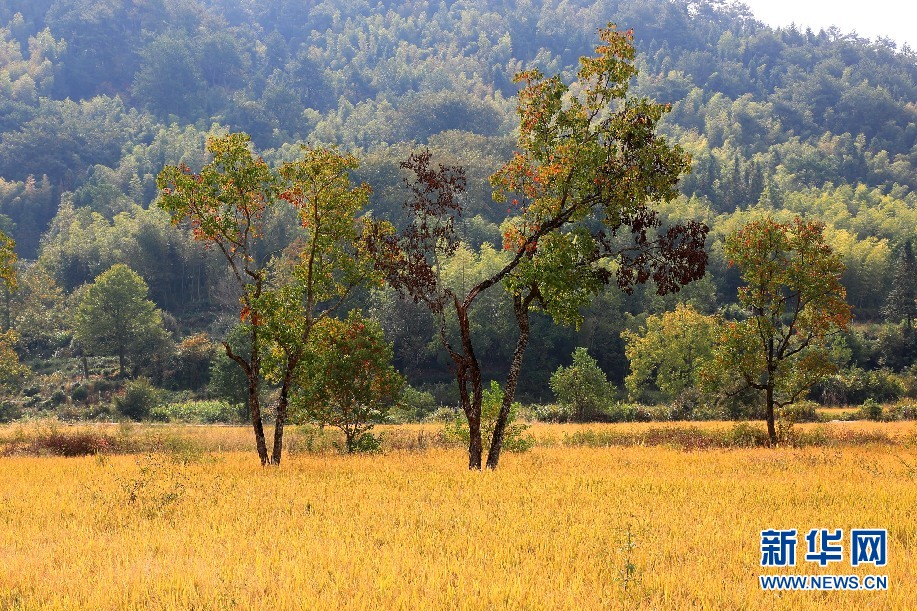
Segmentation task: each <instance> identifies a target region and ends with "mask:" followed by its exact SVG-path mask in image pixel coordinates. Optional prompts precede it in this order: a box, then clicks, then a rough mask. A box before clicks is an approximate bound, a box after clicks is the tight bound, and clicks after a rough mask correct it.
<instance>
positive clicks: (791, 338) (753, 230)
mask: <svg viewBox="0 0 917 611" xmlns="http://www.w3.org/2000/svg"><path fill="white" fill-rule="evenodd" d="M822 230H823V227H822V225H820V224H819V223H815V222H806V221H803V220H802V219H800V218H799V217H796V218H795V219H794V220H793V221H792V222H791V223H778V222H776V221H775V220H773V219H772V218H769V217H768V218H764V219H761V220H758V221H753V222H751V223H748V224H747V225H745V226H744V227H742V228H741V229H739V230H737V231H735V232H733V233H731V234H730V235H729V236H727V238H726V244H725V248H724V253H725V255H726V257H727V259H728V260H729V261H730V264H731V265H735V266H736V267H738V268H739V270H740V271H741V273H742V280H743V281H744V283H745V286H742V287H740V288H739V303H740V304H741V305H742V306H743V307H744V309H745V313H746V316H747V318H745V319H744V320H740V321H733V322H730V323H727V324H725V325H724V326H723V327H722V330H721V332H720V334H719V336H718V338H717V342H716V347H715V350H714V356H713V359H712V360H711V361H710V363H709V366H708V367H707V368H706V369H705V372H704V374H703V376H704V378H705V383H706V384H707V385H708V386H709V387H712V388H718V389H720V390H721V392H724V393H726V394H730V395H734V394H737V393H739V392H742V391H743V390H746V389H748V388H753V389H755V390H757V391H759V392H762V393H764V401H765V410H766V411H765V417H766V419H767V432H768V437H769V438H770V442H771V443H772V444H776V443H777V441H778V439H777V430H776V426H775V410H776V409H780V408H783V407H785V406H787V405H790V404H792V403H793V402H795V401H796V400H798V399H799V398H801V397H802V396H803V395H804V394H805V393H806V392H808V390H809V389H810V388H811V387H812V386H813V385H814V384H815V383H816V382H818V381H819V380H821V379H823V378H824V377H825V376H827V375H830V374H831V373H832V372H833V371H834V370H835V369H836V367H835V365H834V363H833V362H832V361H831V359H830V354H829V351H828V339H829V337H830V336H831V334H832V333H834V332H836V331H838V330H843V329H846V328H847V325H848V323H849V322H850V319H851V308H850V305H848V304H847V301H846V299H845V298H846V290H845V289H844V286H843V285H842V284H841V280H840V279H841V274H842V273H843V271H844V265H843V263H841V260H840V257H838V256H837V254H835V253H834V252H833V251H832V250H831V247H830V246H829V245H828V244H827V243H826V242H825V239H824V236H823V234H822Z"/></svg>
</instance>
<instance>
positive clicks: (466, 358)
mask: <svg viewBox="0 0 917 611" xmlns="http://www.w3.org/2000/svg"><path fill="white" fill-rule="evenodd" d="M455 313H456V314H457V315H458V321H459V333H460V335H461V338H462V351H463V352H464V355H463V356H462V357H461V361H462V363H461V364H460V365H458V374H457V377H458V378H459V392H461V393H462V406H463V408H464V410H465V416H466V417H467V418H468V468H469V469H471V470H474V471H480V470H481V459H482V454H483V453H484V447H483V444H482V442H481V400H482V399H483V396H484V389H483V386H482V382H481V367H480V365H479V364H478V359H477V357H476V356H475V354H474V347H473V346H472V344H471V325H470V324H469V322H468V307H467V305H464V304H459V303H458V300H455ZM469 382H470V383H471V398H470V400H469V399H468V398H466V397H468V395H467V394H466V393H467V391H468V383H469Z"/></svg>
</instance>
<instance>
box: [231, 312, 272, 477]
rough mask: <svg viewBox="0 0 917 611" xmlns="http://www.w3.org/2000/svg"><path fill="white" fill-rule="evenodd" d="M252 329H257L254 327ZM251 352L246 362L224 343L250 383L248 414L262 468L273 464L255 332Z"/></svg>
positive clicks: (252, 335)
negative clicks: (263, 414) (263, 411)
mask: <svg viewBox="0 0 917 611" xmlns="http://www.w3.org/2000/svg"><path fill="white" fill-rule="evenodd" d="M252 328H253V329H254V328H256V327H255V325H254V324H253V325H252ZM251 342H252V347H251V352H250V359H251V360H249V361H247V362H246V360H245V359H243V358H242V357H241V356H239V355H238V354H236V353H235V352H233V351H232V348H231V347H230V346H229V344H228V343H226V342H223V348H224V350H226V356H228V357H229V358H230V359H232V360H233V361H235V362H236V363H237V364H238V365H239V366H240V367H241V368H242V370H243V371H245V378H246V380H247V382H248V412H249V414H250V415H251V419H252V428H253V429H254V431H255V445H256V447H257V448H258V458H259V459H260V460H261V466H265V465H269V464H271V459H270V457H269V456H268V453H267V442H266V441H265V438H264V423H263V422H262V419H261V400H260V398H259V396H258V384H259V382H260V377H261V359H260V357H259V355H258V338H257V335H256V334H255V332H252V334H251Z"/></svg>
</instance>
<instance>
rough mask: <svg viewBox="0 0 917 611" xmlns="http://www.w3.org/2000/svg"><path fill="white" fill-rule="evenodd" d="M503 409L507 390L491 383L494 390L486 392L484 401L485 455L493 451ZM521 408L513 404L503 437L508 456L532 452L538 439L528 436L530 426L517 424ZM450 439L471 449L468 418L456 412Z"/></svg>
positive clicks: (450, 424) (449, 426)
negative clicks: (494, 437) (494, 435)
mask: <svg viewBox="0 0 917 611" xmlns="http://www.w3.org/2000/svg"><path fill="white" fill-rule="evenodd" d="M502 405H503V389H502V388H500V384H499V383H497V382H496V381H491V383H490V387H489V388H486V389H484V396H483V399H482V401H481V439H482V440H483V442H484V451H485V452H487V451H489V450H490V441H491V439H493V432H494V427H495V426H496V424H497V416H499V415H500V407H501V406H502ZM521 408H522V406H521V405H519V404H518V403H513V404H512V405H511V406H510V409H509V417H508V418H507V422H506V431H505V433H504V435H503V449H504V450H506V451H507V452H528V451H529V450H531V449H532V447H534V445H535V436H534V435H532V434H531V433H529V434H526V431H527V430H528V428H529V425H528V424H526V423H524V422H517V421H516V420H517V418H518V413H519V410H520V409H521ZM446 436H447V437H449V438H450V439H454V440H455V441H458V442H461V443H462V444H463V445H468V440H469V437H470V433H469V431H468V421H467V420H466V419H465V416H464V415H462V414H461V413H459V412H456V413H455V414H454V416H453V418H452V421H451V422H447V423H446Z"/></svg>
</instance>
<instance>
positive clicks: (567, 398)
mask: <svg viewBox="0 0 917 611" xmlns="http://www.w3.org/2000/svg"><path fill="white" fill-rule="evenodd" d="M550 383H551V390H552V391H554V396H556V397H557V401H558V402H559V403H560V404H561V405H563V406H564V407H568V408H570V409H572V410H573V418H574V419H575V420H576V421H578V422H582V421H584V420H585V419H586V418H587V417H590V416H595V415H597V414H600V413H601V412H602V410H603V408H604V407H605V406H607V405H608V404H609V403H610V401H611V400H612V399H613V398H614V393H615V388H614V386H613V385H612V384H610V383H609V382H608V378H607V377H605V372H604V371H602V369H601V368H600V367H599V364H598V362H597V361H596V360H595V359H594V358H592V357H591V356H589V352H588V351H587V350H586V349H585V348H583V347H582V346H580V347H579V348H577V349H576V350H574V351H573V363H572V364H571V365H570V366H568V367H558V368H557V371H555V372H554V373H553V374H552V375H551V382H550Z"/></svg>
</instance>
